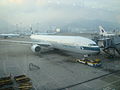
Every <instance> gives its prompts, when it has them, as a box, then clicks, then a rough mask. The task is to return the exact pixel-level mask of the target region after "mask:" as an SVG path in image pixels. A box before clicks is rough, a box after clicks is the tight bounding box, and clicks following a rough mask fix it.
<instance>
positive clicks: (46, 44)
mask: <svg viewBox="0 0 120 90" xmlns="http://www.w3.org/2000/svg"><path fill="white" fill-rule="evenodd" d="M0 42H8V43H19V44H37V45H40V46H46V47H47V46H52V45H51V44H50V43H47V42H37V41H15V40H0Z"/></svg>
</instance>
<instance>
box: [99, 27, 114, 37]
mask: <svg viewBox="0 0 120 90" xmlns="http://www.w3.org/2000/svg"><path fill="white" fill-rule="evenodd" d="M99 29H100V35H101V36H115V34H110V33H107V32H106V31H105V29H104V28H103V27H102V26H99Z"/></svg>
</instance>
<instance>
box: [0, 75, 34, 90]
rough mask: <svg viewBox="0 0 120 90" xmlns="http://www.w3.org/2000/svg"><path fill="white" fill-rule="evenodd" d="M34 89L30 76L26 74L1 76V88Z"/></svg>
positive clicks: (5, 89)
mask: <svg viewBox="0 0 120 90" xmlns="http://www.w3.org/2000/svg"><path fill="white" fill-rule="evenodd" d="M31 89H33V86H32V82H31V81H30V78H29V77H27V76H26V75H19V76H14V77H13V76H11V75H10V76H9V77H3V78H0V90H31Z"/></svg>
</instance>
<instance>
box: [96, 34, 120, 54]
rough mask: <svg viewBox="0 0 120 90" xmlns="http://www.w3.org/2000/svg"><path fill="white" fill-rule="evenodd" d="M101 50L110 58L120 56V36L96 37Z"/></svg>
mask: <svg viewBox="0 0 120 90" xmlns="http://www.w3.org/2000/svg"><path fill="white" fill-rule="evenodd" d="M94 40H95V41H96V43H97V44H98V45H99V46H100V48H101V49H102V50H103V51H104V52H105V53H107V54H108V55H110V56H116V55H119V56H120V36H111V37H101V36H98V37H94Z"/></svg>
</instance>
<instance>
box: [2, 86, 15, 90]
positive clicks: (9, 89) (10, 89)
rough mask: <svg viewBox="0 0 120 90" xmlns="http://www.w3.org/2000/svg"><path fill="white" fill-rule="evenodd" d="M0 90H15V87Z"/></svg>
mask: <svg viewBox="0 0 120 90" xmlns="http://www.w3.org/2000/svg"><path fill="white" fill-rule="evenodd" d="M0 90H15V89H14V88H13V87H8V88H2V89H0Z"/></svg>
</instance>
